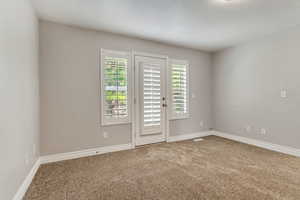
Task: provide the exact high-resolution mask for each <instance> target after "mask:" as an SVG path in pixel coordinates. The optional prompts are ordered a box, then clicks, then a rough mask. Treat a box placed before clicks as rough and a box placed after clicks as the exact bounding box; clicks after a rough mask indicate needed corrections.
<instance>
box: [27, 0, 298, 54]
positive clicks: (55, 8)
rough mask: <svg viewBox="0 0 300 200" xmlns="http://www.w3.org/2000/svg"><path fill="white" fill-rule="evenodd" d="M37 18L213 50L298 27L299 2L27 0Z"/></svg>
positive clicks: (279, 0)
mask: <svg viewBox="0 0 300 200" xmlns="http://www.w3.org/2000/svg"><path fill="white" fill-rule="evenodd" d="M32 1H33V4H34V7H35V8H36V10H37V13H38V15H39V17H40V18H41V19H44V20H50V21H54V22H59V23H64V24H70V25H77V26H80V27H85V28H91V29H96V30H104V31H109V32H113V33H119V34H124V35H128V36H134V37H139V38H144V39H150V40H155V41H159V42H164V43H169V44H175V45H180V46H185V47H190V48H195V49H200V50H207V51H215V50H219V49H222V48H226V47H230V46H233V45H236V44H238V43H241V42H244V41H247V40H251V39H253V38H256V37H260V36H262V35H268V34H270V33H273V32H277V31H281V30H284V29H288V28H289V27H291V26H295V25H298V24H300V1H299V0H231V1H226V0H69V1H66V0H65V1H62V0H32Z"/></svg>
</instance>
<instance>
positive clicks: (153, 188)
mask: <svg viewBox="0 0 300 200" xmlns="http://www.w3.org/2000/svg"><path fill="white" fill-rule="evenodd" d="M24 199H25V200H124V199H126V200H138V199H145V200H159V199H162V200H192V199H194V200H196V199H197V200H202V199H206V200H215V199H222V200H246V199H249V200H256V199H257V200H267V199H280V200H286V199H293V200H299V199H300V158H296V157H293V156H288V155H284V154H280V153H276V152H272V151H268V150H265V149H261V148H257V147H254V146H250V145H246V144H242V143H238V142H234V141H230V140H226V139H223V138H219V137H215V136H209V137H206V138H205V140H204V141H201V142H193V141H184V142H177V143H162V144H155V145H148V146H143V147H140V148H137V149H134V150H128V151H122V152H116V153H109V154H103V155H97V156H91V157H85V158H80V159H74V160H68V161H62V162H57V163H52V164H46V165H42V166H41V167H40V169H39V170H38V172H37V174H36V176H35V178H34V180H33V183H32V184H31V186H30V188H29V190H28V191H27V193H26V196H25V198H24Z"/></svg>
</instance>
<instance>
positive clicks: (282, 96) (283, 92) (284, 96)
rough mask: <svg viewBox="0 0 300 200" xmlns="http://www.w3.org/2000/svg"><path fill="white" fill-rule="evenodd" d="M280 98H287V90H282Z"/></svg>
mask: <svg viewBox="0 0 300 200" xmlns="http://www.w3.org/2000/svg"><path fill="white" fill-rule="evenodd" d="M280 97H281V98H287V91H286V90H281V91H280Z"/></svg>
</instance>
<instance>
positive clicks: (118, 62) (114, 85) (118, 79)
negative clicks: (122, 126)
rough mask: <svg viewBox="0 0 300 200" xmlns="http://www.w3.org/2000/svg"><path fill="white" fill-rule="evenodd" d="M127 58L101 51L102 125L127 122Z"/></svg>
mask: <svg viewBox="0 0 300 200" xmlns="http://www.w3.org/2000/svg"><path fill="white" fill-rule="evenodd" d="M128 66H129V57H128V56H124V54H118V53H113V52H110V51H109V52H105V51H102V91H101V92H102V115H103V116H102V118H103V120H102V122H103V124H104V125H108V124H118V123H125V122H128V120H129V106H128V102H129V101H128V97H129V95H128V94H129V88H128V83H129V81H128Z"/></svg>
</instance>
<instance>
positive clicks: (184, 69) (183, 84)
mask: <svg viewBox="0 0 300 200" xmlns="http://www.w3.org/2000/svg"><path fill="white" fill-rule="evenodd" d="M188 78H189V77H188V64H187V62H185V61H176V60H172V61H171V87H172V89H171V90H172V92H171V101H172V106H171V112H172V118H173V119H180V118H186V117H188V116H189V107H188V104H189V102H188V101H189V91H188V81H189V80H188Z"/></svg>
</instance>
